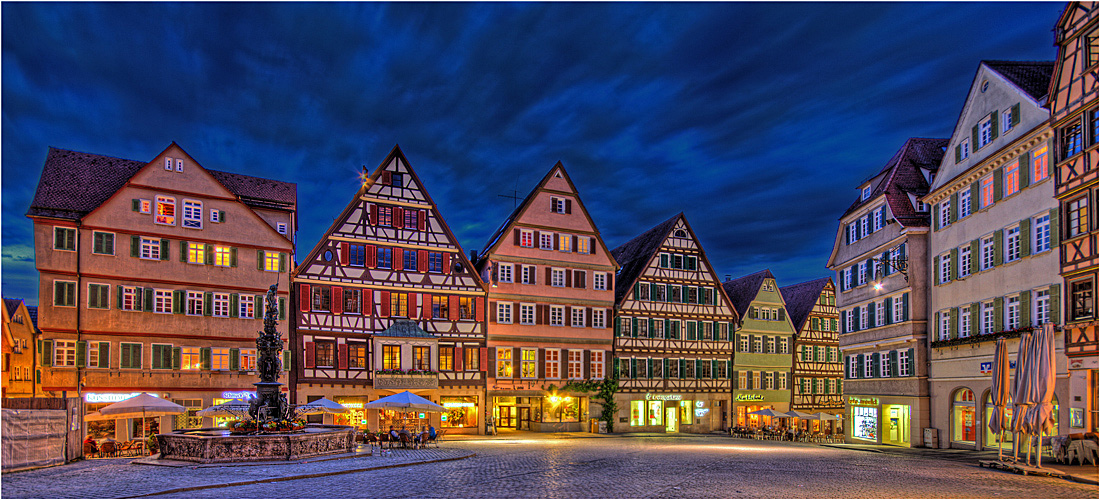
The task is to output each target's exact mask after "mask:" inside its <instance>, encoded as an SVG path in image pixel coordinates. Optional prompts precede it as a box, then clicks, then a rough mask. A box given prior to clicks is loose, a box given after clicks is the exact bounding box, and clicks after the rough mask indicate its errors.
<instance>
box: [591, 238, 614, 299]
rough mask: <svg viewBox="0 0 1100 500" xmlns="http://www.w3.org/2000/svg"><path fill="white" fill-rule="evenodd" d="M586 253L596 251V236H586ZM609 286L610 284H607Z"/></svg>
mask: <svg viewBox="0 0 1100 500" xmlns="http://www.w3.org/2000/svg"><path fill="white" fill-rule="evenodd" d="M588 253H593V254H594V253H596V238H594V237H592V236H589V237H588ZM608 274H610V273H608ZM608 281H609V282H610V279H608ZM609 287H610V285H609Z"/></svg>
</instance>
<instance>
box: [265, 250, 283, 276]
mask: <svg viewBox="0 0 1100 500" xmlns="http://www.w3.org/2000/svg"><path fill="white" fill-rule="evenodd" d="M279 260H280V259H279V253H278V252H268V251H264V271H271V272H273V273H277V272H279Z"/></svg>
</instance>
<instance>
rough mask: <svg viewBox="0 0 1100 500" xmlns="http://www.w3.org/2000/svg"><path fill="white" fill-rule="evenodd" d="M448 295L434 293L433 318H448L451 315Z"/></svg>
mask: <svg viewBox="0 0 1100 500" xmlns="http://www.w3.org/2000/svg"><path fill="white" fill-rule="evenodd" d="M448 315H449V312H448V305H447V297H446V296H443V295H432V317H433V318H447V317H449V316H448Z"/></svg>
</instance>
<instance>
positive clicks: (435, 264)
mask: <svg viewBox="0 0 1100 500" xmlns="http://www.w3.org/2000/svg"><path fill="white" fill-rule="evenodd" d="M428 272H429V273H441V272H443V253H442V252H428Z"/></svg>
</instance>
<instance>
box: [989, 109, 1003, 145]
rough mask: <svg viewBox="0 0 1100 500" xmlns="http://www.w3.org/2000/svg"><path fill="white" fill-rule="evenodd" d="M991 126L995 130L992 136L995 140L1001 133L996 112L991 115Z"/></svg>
mask: <svg viewBox="0 0 1100 500" xmlns="http://www.w3.org/2000/svg"><path fill="white" fill-rule="evenodd" d="M989 125H990V128H992V129H993V130H992V134H990V137H992V138H993V139H996V138H997V134H999V133H1000V132H999V129H1000V127H999V126H998V124H997V112H996V111H994V112H992V113H990V114H989Z"/></svg>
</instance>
